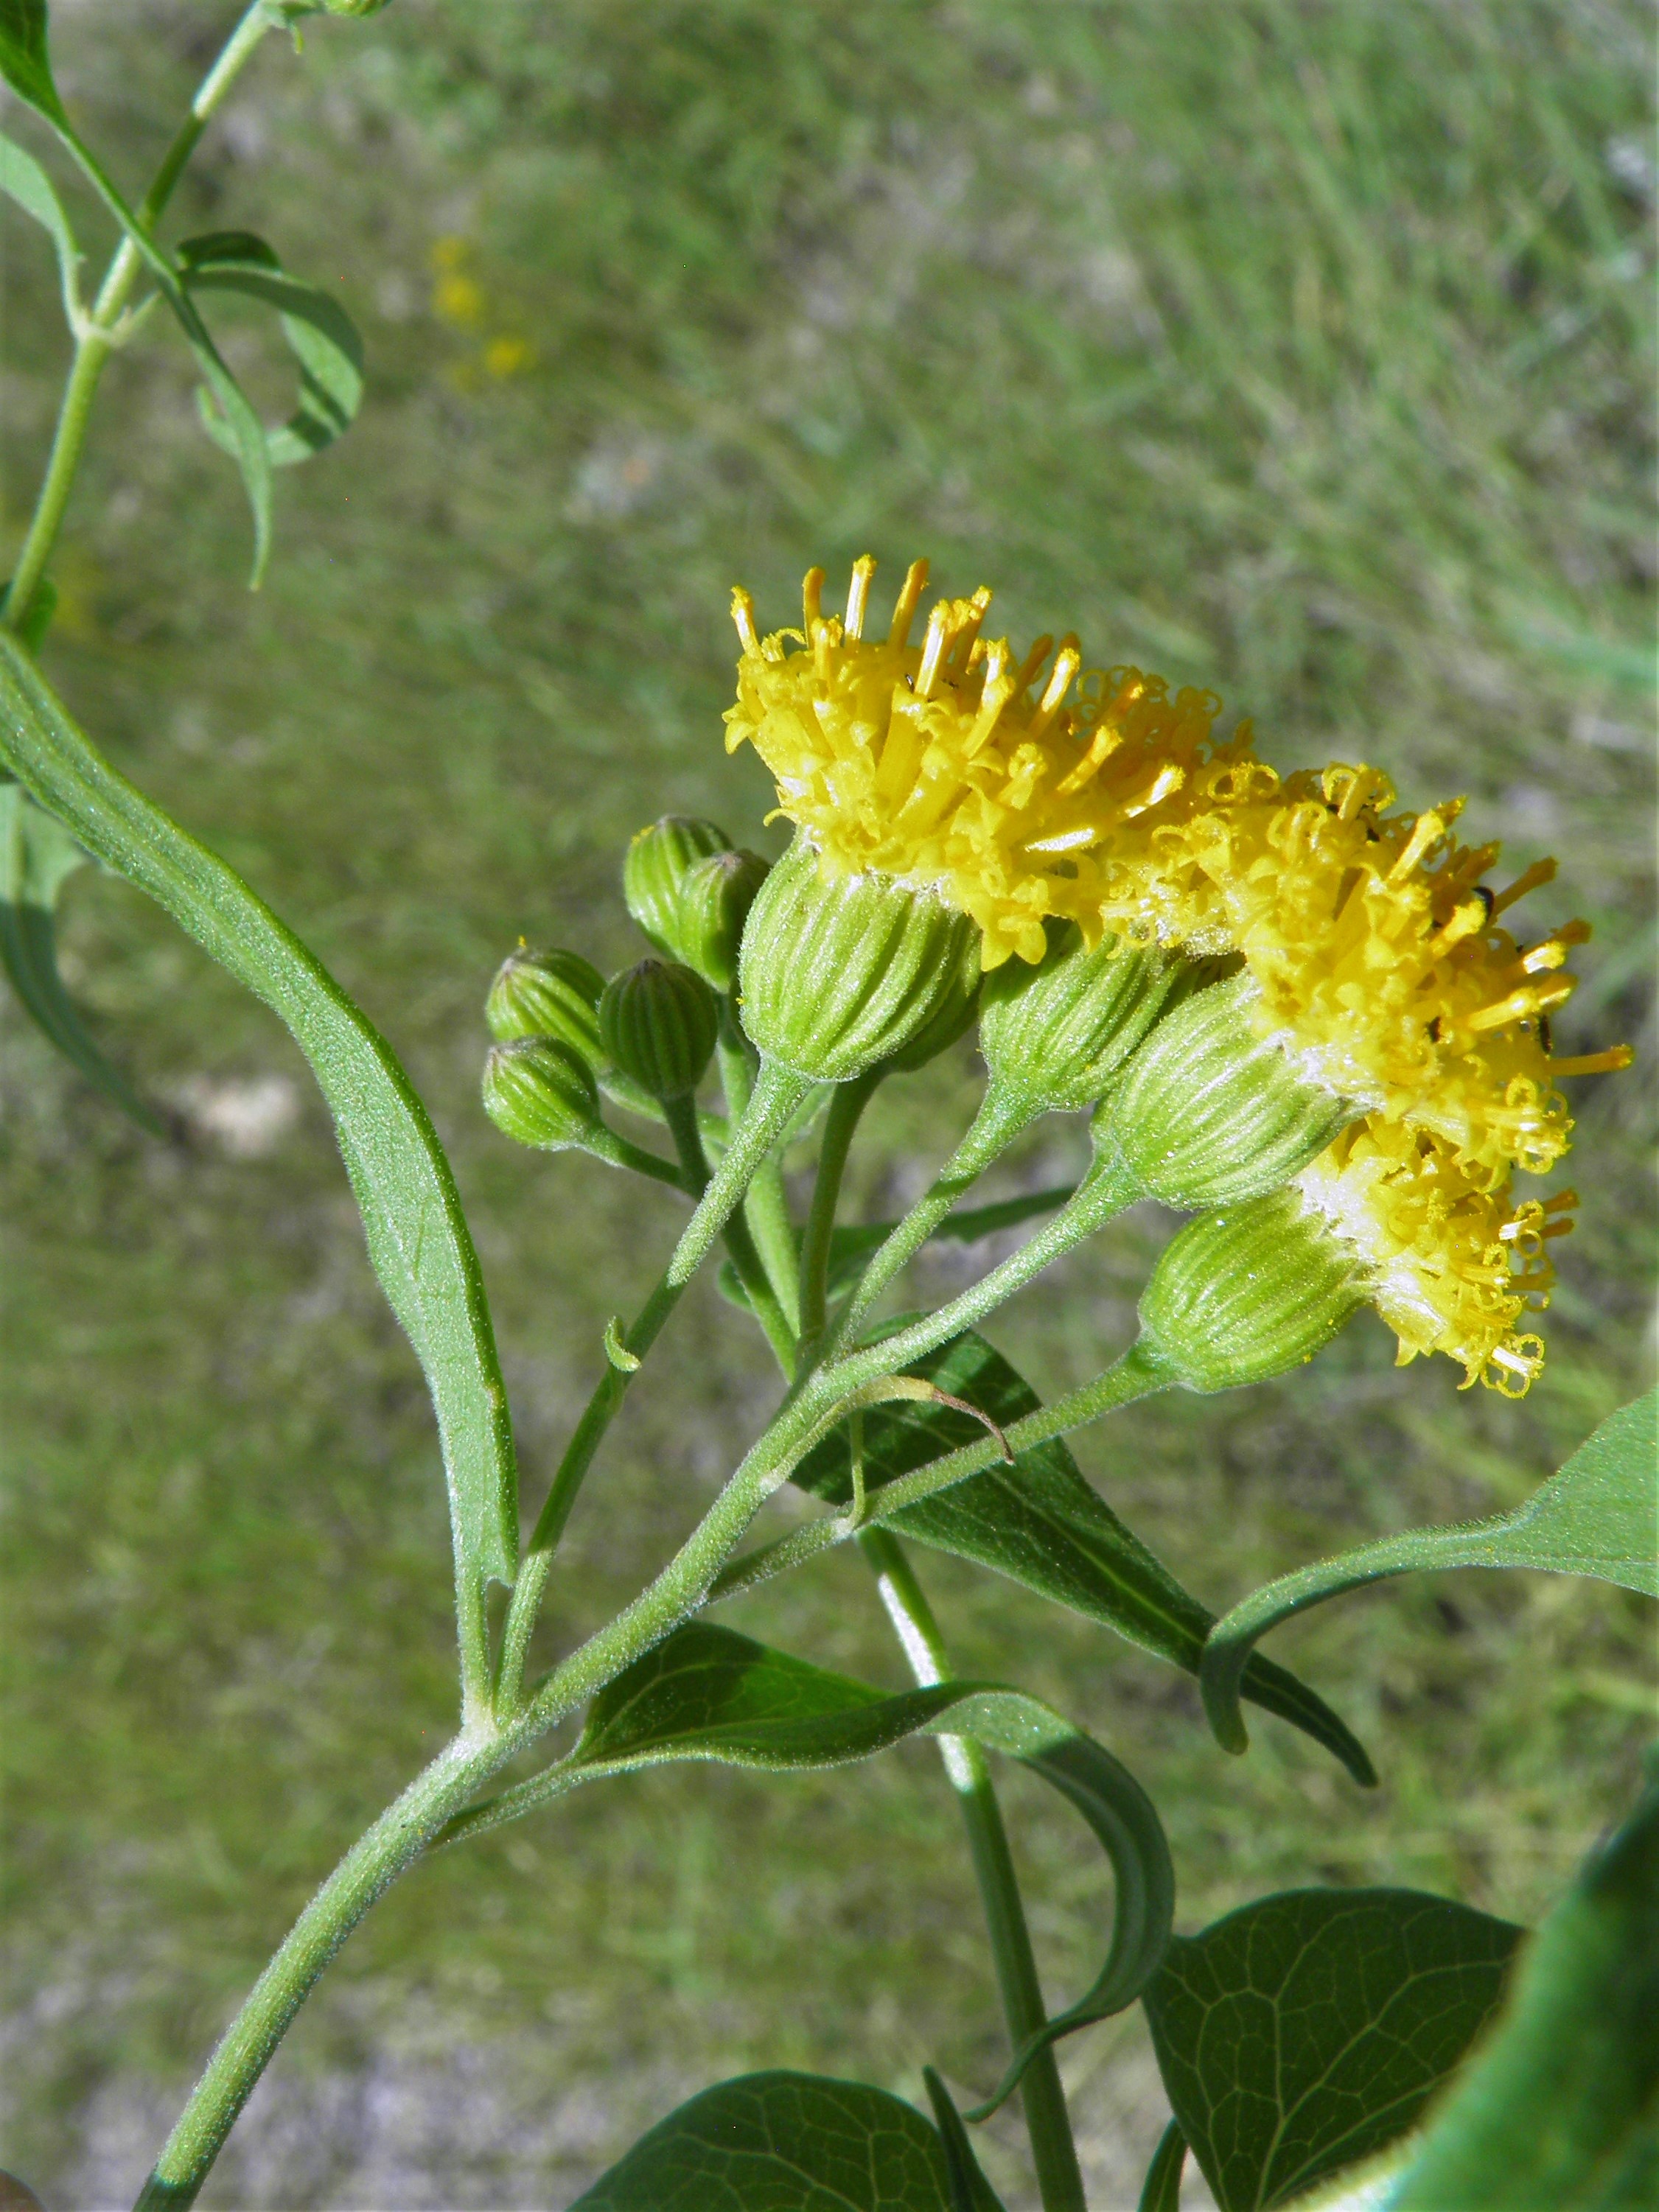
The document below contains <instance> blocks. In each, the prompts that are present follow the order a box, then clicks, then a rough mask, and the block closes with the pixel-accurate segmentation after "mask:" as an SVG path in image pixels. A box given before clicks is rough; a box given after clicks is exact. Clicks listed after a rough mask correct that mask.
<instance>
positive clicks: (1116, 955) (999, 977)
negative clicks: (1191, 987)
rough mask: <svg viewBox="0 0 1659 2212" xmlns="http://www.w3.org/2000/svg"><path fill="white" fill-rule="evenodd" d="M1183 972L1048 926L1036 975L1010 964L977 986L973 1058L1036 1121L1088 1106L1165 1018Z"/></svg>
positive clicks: (1146, 955) (1158, 959)
mask: <svg viewBox="0 0 1659 2212" xmlns="http://www.w3.org/2000/svg"><path fill="white" fill-rule="evenodd" d="M1181 971H1182V963H1179V962H1177V961H1174V960H1171V959H1170V958H1169V957H1167V956H1165V955H1164V954H1163V953H1160V952H1158V951H1140V950H1139V949H1138V948H1137V947H1135V946H1133V945H1126V944H1125V943H1124V942H1123V940H1122V939H1121V938H1116V937H1112V936H1105V937H1103V938H1102V939H1101V940H1100V942H1099V944H1098V945H1095V946H1094V947H1093V949H1092V950H1091V948H1090V947H1089V946H1087V945H1085V943H1084V941H1083V933H1082V932H1081V931H1080V930H1079V927H1078V926H1077V924H1076V923H1075V922H1074V921H1063V922H1060V923H1058V924H1050V925H1049V927H1048V951H1047V952H1046V953H1045V954H1044V955H1043V957H1042V960H1041V961H1039V962H1038V963H1037V965H1036V967H1035V968H1032V967H1030V966H1028V965H1027V964H1026V963H1025V962H1024V961H1023V960H1009V961H1006V962H1005V963H1003V965H1002V966H1001V967H1000V968H998V969H994V970H993V971H992V973H991V974H990V975H987V977H986V979H985V991H984V994H983V997H982V999H981V1005H980V1016H979V1048H980V1050H981V1052H982V1053H983V1054H984V1055H985V1064H986V1066H987V1067H988V1068H989V1069H990V1071H991V1079H992V1082H993V1084H994V1085H995V1086H996V1087H997V1088H998V1089H999V1090H1000V1091H1003V1092H1005V1093H1006V1094H1007V1095H1008V1097H1010V1098H1011V1099H1018V1100H1021V1101H1022V1102H1024V1103H1028V1104H1029V1105H1030V1108H1031V1109H1034V1110H1035V1111H1036V1112H1042V1113H1051V1114H1070V1113H1075V1112H1076V1111H1077V1109H1079V1107H1083V1106H1092V1105H1093V1104H1094V1103H1096V1101H1097V1099H1099V1098H1100V1097H1103V1095H1104V1093H1105V1091H1106V1090H1107V1088H1108V1086H1109V1084H1110V1082H1111V1079H1112V1077H1113V1075H1114V1074H1115V1073H1116V1071H1117V1069H1118V1068H1119V1067H1120V1066H1121V1065H1122V1063H1123V1061H1124V1060H1127V1058H1128V1056H1129V1054H1131V1053H1132V1052H1133V1050H1134V1048H1135V1047H1136V1046H1137V1045H1138V1044H1139V1042H1140V1041H1141V1039H1142V1038H1143V1037H1144V1036H1146V1033H1147V1031H1148V1030H1150V1029H1151V1028H1152V1024H1153V1023H1154V1022H1156V1021H1157V1019H1158V1016H1159V1015H1160V1014H1161V1013H1162V1012H1164V1008H1165V1006H1167V1004H1168V1003H1169V1000H1170V997H1171V995H1172V994H1174V992H1175V990H1176V986H1177V983H1178V981H1179V979H1180V976H1181Z"/></svg>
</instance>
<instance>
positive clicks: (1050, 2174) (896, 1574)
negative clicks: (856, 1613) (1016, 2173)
mask: <svg viewBox="0 0 1659 2212" xmlns="http://www.w3.org/2000/svg"><path fill="white" fill-rule="evenodd" d="M858 1541H859V1548H860V1551H862V1552H863V1553H864V1555H865V1557H866V1559H868V1561H869V1563H870V1565H871V1566H872V1568H873V1570H874V1571H875V1574H876V1578H877V1587H878V1589H879V1590H880V1592H881V1601H882V1603H883V1605H884V1607H886V1609H887V1615H888V1618H889V1620H890V1621H891V1622H892V1624H893V1627H894V1630H895V1632H896V1634H897V1636H898V1639H899V1642H900V1643H901V1644H902V1645H903V1646H904V1654H905V1656H906V1658H907V1659H908V1661H909V1662H910V1671H911V1673H912V1674H914V1675H915V1678H916V1680H917V1681H918V1682H919V1683H920V1684H921V1686H922V1687H923V1688H924V1689H926V1688H928V1687H930V1686H932V1685H933V1683H935V1682H945V1681H948V1680H950V1678H951V1662H950V1658H949V1656H948V1654H947V1653H946V1651H945V1639H944V1638H943V1637H942V1636H941V1635H940V1633H939V1624H938V1623H937V1621H935V1620H934V1619H933V1609H932V1607H930V1606H929V1605H928V1602H927V1597H926V1595H924V1593H923V1590H922V1588H921V1583H919V1582H918V1581H917V1580H916V1578H915V1574H914V1573H913V1572H912V1571H911V1566H910V1562H909V1560H908V1559H907V1558H906V1557H905V1555H904V1552H903V1549H902V1547H901V1546H900V1544H899V1542H898V1541H897V1539H896V1537H894V1536H892V1535H890V1534H889V1533H888V1531H887V1530H886V1529H885V1528H866V1529H863V1530H861V1531H860V1535H859V1540H858ZM939 1754H940V1756H941V1758H942V1759H944V1761H945V1772H946V1774H948V1775H949V1776H950V1778H951V1788H952V1789H953V1790H955V1791H956V1793H957V1804H958V1805H959V1806H960V1807H961V1808H962V1818H963V1826H965V1827H966V1829H967V1831H968V1845H969V1851H970V1853H971V1855H972V1857H973V1862H974V1875H975V1880H976V1881H977V1882H978V1884H979V1893H980V1900H981V1904H982V1905H983V1906H984V1908H985V1925H986V1929H987V1933H988V1935H989V1936H990V1940H991V1956H992V1959H993V1960H994V1963H995V1966H996V1977H997V1987H998V1990H1000V1993H1001V1997H1002V2012H1003V2017H1004V2019H1005V2020H1006V2021H1007V2024H1008V2034H1009V2039H1010V2040H1011V2042H1012V2045H1013V2047H1014V2049H1015V2050H1016V2051H1019V2050H1022V2049H1024V2045H1026V2043H1027V2042H1028V2041H1029V2040H1030V2038H1031V2037H1032V2036H1033V2035H1035V2034H1036V2032H1037V2031H1038V2029H1039V2028H1041V2027H1043V2026H1044V2025H1045V2024H1046V2023H1047V2021H1048V2014H1047V2012H1046V2010H1045V2009H1044V2007H1043V2002H1042V1983H1041V1982H1040V1981H1039V1979H1038V1978H1037V1970H1036V1957H1035V1955H1034V1954H1033V1952H1032V1949H1031V1937H1030V1930H1029V1929H1027V1927H1026V1925H1025V1911H1024V1906H1023V1905H1022V1904H1021V1902H1020V1895H1019V1881H1018V1876H1017V1875H1016V1874H1015V1872H1014V1861H1013V1855H1012V1852H1011V1851H1010V1850H1009V1848H1008V1832H1007V1830H1006V1828H1005V1827H1004V1826H1003V1822H1002V1810H1001V1808H1000V1806H999V1804H998V1803H997V1796H996V1790H995V1788H994V1784H993V1783H992V1780H991V1770H990V1766H989V1764H988V1762H987V1759H986V1757H985V1753H983V1752H982V1751H981V1748H980V1747H979V1746H978V1744H976V1743H975V1741H973V1739H972V1738H971V1737H970V1736H961V1735H942V1736H940V1737H939ZM1020 2093H1021V2096H1022V2097H1023V2099H1024V2106H1025V2126H1026V2131H1027V2133H1028V2135H1029V2136H1030V2142H1031V2158H1032V2161H1033V2163H1034V2164H1035V2166H1036V2178H1037V2191H1038V2193H1039V2195H1040V2196H1041V2197H1042V2206H1043V2212H1086V2200H1085V2197H1084V2194H1083V2176H1082V2174H1081V2172H1079V2168H1078V2162H1077V2147H1076V2145H1075V2144H1074V2143H1073V2140H1072V2124H1071V2120H1070V2118H1069V2116H1068V2115H1067V2112H1066V2092H1065V2090H1064V2088H1063V2087H1061V2085H1060V2069H1059V2067H1058V2065H1057V2064H1056V2063H1055V2061H1054V2050H1053V2047H1052V2045H1050V2046H1048V2047H1045V2048H1044V2049H1043V2050H1042V2051H1039V2052H1038V2053H1037V2054H1036V2057H1034V2058H1033V2059H1032V2060H1031V2063H1030V2065H1029V2066H1028V2067H1027V2069H1026V2071H1025V2078H1024V2081H1023V2082H1022V2084H1021V2087H1020Z"/></svg>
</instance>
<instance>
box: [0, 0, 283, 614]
mask: <svg viewBox="0 0 1659 2212" xmlns="http://www.w3.org/2000/svg"><path fill="white" fill-rule="evenodd" d="M275 28H276V19H275V18H274V17H273V16H271V15H268V14H267V13H266V12H265V9H264V6H263V5H262V4H261V0H254V4H253V6H252V7H251V8H250V9H248V11H247V13H246V15H244V16H243V17H242V19H241V21H240V22H239V23H238V24H237V26H236V28H235V29H234V31H233V32H232V33H231V34H230V37H229V39H228V40H227V42H226V44H225V46H223V47H222V50H221V52H220V54H219V58H218V59H217V60H216V62H215V63H214V64H213V66H212V68H211V69H210V70H209V71H208V73H207V75H206V76H204V78H203V80H202V82H201V84H200V85H199V86H198V88H197V93H196V97H195V99H194V100H191V104H190V112H189V114H188V115H187V116H186V117H185V120H184V122H183V124H182V125H180V127H179V131H178V133H177V135H176V136H175V137H174V138H173V143H172V144H171V145H170V146H169V147H168V148H167V152H166V154H165V155H163V156H162V159H161V167H160V168H159V169H157V171H156V173H155V177H154V179H152V181H151V184H150V187H149V191H147V192H146V193H145V195H144V197H143V202H142V203H141V204H140V206H139V209H138V221H139V222H140V223H141V224H142V225H143V228H144V229H145V230H147V231H148V230H150V229H153V228H154V227H155V223H156V222H158V221H159V219H160V217H161V214H162V211H163V210H165V208H166V206H167V202H168V200H169V199H170V198H171V197H172V196H173V186H174V185H176V184H177V183H178V181H179V178H180V177H181V176H182V175H183V173H184V170H185V164H186V162H188V161H189V160H190V157H191V155H192V154H193V153H194V152H195V150H196V146H197V141H198V140H199V139H200V137H201V136H202V133H203V131H204V130H205V129H206V128H207V125H208V122H209V118H210V117H211V116H212V114H213V112H214V110H215V109H216V107H217V106H219V104H220V102H221V101H222V100H223V98H224V96H225V94H227V93H228V91H229V89H230V88H231V85H232V83H233V82H234V80H235V77H236V75H237V72H238V71H239V70H240V69H241V67H242V65H243V64H244V63H245V62H246V60H247V58H248V57H249V56H250V55H251V54H252V52H253V50H254V48H255V47H256V46H258V44H259V42H260V40H262V39H263V38H264V35H265V33H266V32H267V31H271V30H274V29H275ZM142 270H143V256H142V255H141V254H140V252H139V251H138V248H137V246H135V245H134V244H133V242H132V240H131V239H130V238H123V240H121V242H120V244H119V245H118V246H117V247H116V249H115V252H114V254H113V256H112V258H111V261H110V264H109V267H108V269H107V270H106V272H105V276H104V281H103V283H101V284H100V286H99V288H98V297H97V299H96V300H95V301H94V303H93V307H92V312H91V313H90V314H89V315H88V318H87V321H86V324H85V325H84V327H83V328H82V329H81V330H80V331H77V332H76V341H75V355H74V358H73V360H72V361H71V362H70V372H69V376H68V378H67V380H65V382H64V397H63V399H62V401H61V403H60V404H59V406H58V422H57V426H56V428H54V430H53V432H52V451H51V453H49V454H48V456H47V459H46V474H45V476H44V477H42V479H41V483H40V491H39V493H38V494H37V495H36V497H35V501H34V512H33V514H32V515H31V516H30V518H29V526H28V529H27V532H26V533H25V535H24V538H23V543H22V546H21V550H20V551H19V553H18V556H17V559H16V562H15V564H14V566H13V569H12V576H11V582H10V586H9V588H8V590H7V592H6V597H5V603H4V605H3V608H0V620H3V622H4V623H5V624H6V626H7V627H8V628H9V629H13V630H15V631H18V632H20V633H21V632H24V631H25V630H26V629H27V623H28V618H29V614H30V611H31V610H32V608H33V605H34V601H35V599H36V597H37V595H38V594H39V592H40V585H41V582H42V580H43V579H44V578H45V576H46V564H47V562H49V561H50V560H51V558H52V548H53V546H54V545H55V544H57V542H58V530H59V529H60V527H61V526H62V524H63V520H64V512H65V510H66V509H67V507H68V506H69V499H70V491H71V489H73V487H74V483H75V478H76V471H78V469H79V468H80V465H81V455H82V450H83V449H84V447H85V445H86V441H87V425H88V422H89V420H90V418H91V415H92V403H93V401H94V398H96V397H97V392H98V382H99V379H100V377H101V376H102V375H103V373H104V364H105V362H106V361H107V360H108V359H109V357H110V356H111V354H112V353H113V352H114V350H115V349H116V346H117V344H118V338H117V337H116V335H115V331H116V325H118V322H119V320H120V318H121V313H122V310H123V309H124V308H125V306H126V304H127V301H128V300H129V299H130V298H131V295H132V288H133V286H134V284H135V283H137V281H138V276H139V274H140V272H141V271H142Z"/></svg>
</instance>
